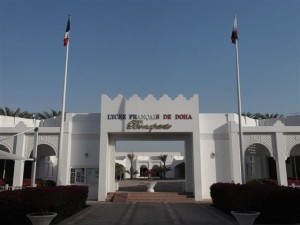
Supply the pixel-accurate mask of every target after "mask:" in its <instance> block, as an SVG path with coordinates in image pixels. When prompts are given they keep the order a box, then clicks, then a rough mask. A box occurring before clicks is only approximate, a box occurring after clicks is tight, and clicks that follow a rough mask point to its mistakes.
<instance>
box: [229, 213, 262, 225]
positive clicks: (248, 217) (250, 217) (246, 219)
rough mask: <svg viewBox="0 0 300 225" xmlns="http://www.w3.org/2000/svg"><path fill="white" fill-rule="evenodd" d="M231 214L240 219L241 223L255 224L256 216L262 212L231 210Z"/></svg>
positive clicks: (244, 224) (240, 224)
mask: <svg viewBox="0 0 300 225" xmlns="http://www.w3.org/2000/svg"><path fill="white" fill-rule="evenodd" d="M231 214H232V215H233V216H234V217H235V219H236V220H237V221H238V224H239V225H253V224H254V221H255V220H256V218H257V217H258V216H259V215H260V212H256V211H249V212H239V211H231Z"/></svg>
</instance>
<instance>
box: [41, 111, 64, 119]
mask: <svg viewBox="0 0 300 225" xmlns="http://www.w3.org/2000/svg"><path fill="white" fill-rule="evenodd" d="M60 115H61V111H56V110H53V109H51V112H50V113H49V112H46V111H45V112H43V113H38V118H39V119H42V120H45V119H49V118H52V117H55V116H60Z"/></svg>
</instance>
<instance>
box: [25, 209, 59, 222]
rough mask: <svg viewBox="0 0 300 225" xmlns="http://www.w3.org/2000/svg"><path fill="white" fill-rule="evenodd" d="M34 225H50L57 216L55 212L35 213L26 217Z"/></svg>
mask: <svg viewBox="0 0 300 225" xmlns="http://www.w3.org/2000/svg"><path fill="white" fill-rule="evenodd" d="M26 216H27V217H28V218H29V220H30V221H31V223H32V224H33V225H49V224H50V223H51V221H52V220H53V219H54V217H56V216H57V213H55V212H47V211H45V212H35V213H29V214H27V215H26Z"/></svg>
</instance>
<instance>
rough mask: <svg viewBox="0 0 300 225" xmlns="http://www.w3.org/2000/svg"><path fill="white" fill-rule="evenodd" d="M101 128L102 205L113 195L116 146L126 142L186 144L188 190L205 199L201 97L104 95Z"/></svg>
mask: <svg viewBox="0 0 300 225" xmlns="http://www.w3.org/2000/svg"><path fill="white" fill-rule="evenodd" d="M100 127H101V129H100V130H101V134H100V157H99V158H100V161H99V189H98V200H99V201H103V200H105V198H106V195H107V192H110V191H114V187H115V175H114V174H115V173H114V168H115V167H114V163H115V149H116V142H117V141H123V140H147V141H148V140H151V141H152V140H155V141H157V140H162V141H166V140H180V141H184V143H185V144H184V146H185V147H184V148H185V161H186V170H185V171H186V172H185V173H186V174H185V179H186V185H185V190H186V191H189V192H193V193H194V194H195V198H196V199H202V191H201V166H200V142H199V137H200V136H199V100H198V95H194V96H192V97H191V98H190V99H186V98H184V97H183V96H182V95H179V96H178V97H177V98H175V99H174V100H172V99H170V98H169V97H168V96H166V95H164V96H163V97H162V98H160V99H159V100H157V99H155V98H154V97H153V96H152V95H149V96H148V97H147V98H145V99H144V100H142V99H140V98H139V97H138V96H136V95H134V96H133V97H131V98H130V99H129V100H126V99H125V98H124V97H123V96H120V95H119V96H117V97H116V98H115V99H113V100H112V99H110V98H109V97H108V96H106V95H102V98H101V124H100ZM100 183H101V185H100Z"/></svg>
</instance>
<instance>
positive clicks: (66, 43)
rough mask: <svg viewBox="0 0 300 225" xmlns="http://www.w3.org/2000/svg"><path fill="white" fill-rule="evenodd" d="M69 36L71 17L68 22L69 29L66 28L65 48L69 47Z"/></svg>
mask: <svg viewBox="0 0 300 225" xmlns="http://www.w3.org/2000/svg"><path fill="white" fill-rule="evenodd" d="M69 35H70V16H69V18H68V22H67V28H66V33H65V37H64V46H67V45H68V43H69Z"/></svg>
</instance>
